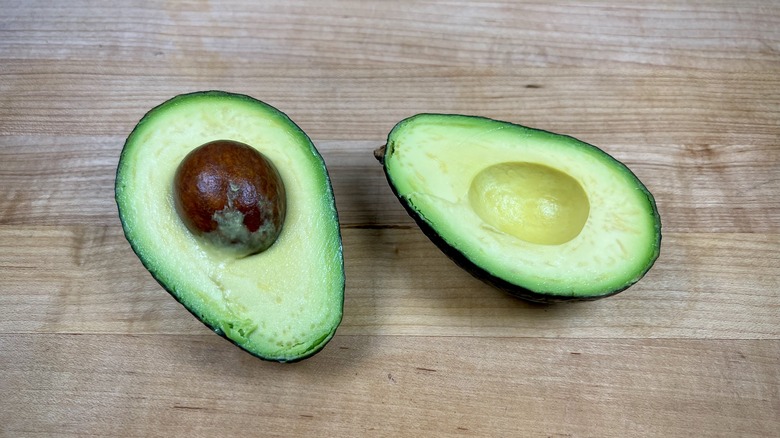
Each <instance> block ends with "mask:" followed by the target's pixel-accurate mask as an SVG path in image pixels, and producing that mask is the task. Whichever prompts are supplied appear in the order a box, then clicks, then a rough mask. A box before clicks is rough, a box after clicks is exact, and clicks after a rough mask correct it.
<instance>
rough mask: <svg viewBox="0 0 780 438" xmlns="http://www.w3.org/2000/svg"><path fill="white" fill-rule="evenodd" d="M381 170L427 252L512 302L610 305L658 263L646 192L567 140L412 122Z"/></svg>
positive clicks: (496, 126)
mask: <svg viewBox="0 0 780 438" xmlns="http://www.w3.org/2000/svg"><path fill="white" fill-rule="evenodd" d="M381 160H382V161H383V164H384V168H385V173H386V176H387V179H388V182H389V183H390V186H391V187H392V188H393V191H394V192H395V194H396V195H397V196H398V198H399V200H400V201H401V203H402V204H403V205H404V207H405V208H406V209H407V211H408V212H409V213H410V215H411V216H412V217H413V218H414V219H415V220H416V221H417V223H418V224H419V225H420V226H421V228H422V229H423V231H424V232H425V233H426V234H427V235H428V236H429V237H430V238H431V239H432V240H433V242H434V243H436V244H437V245H438V246H439V247H440V248H441V249H442V250H443V251H444V252H445V253H446V254H447V255H448V256H450V257H451V258H452V259H453V260H455V261H456V262H457V263H458V264H459V265H461V266H462V267H464V268H466V269H467V270H468V271H470V272H471V273H472V274H474V275H475V276H477V277H479V278H481V279H483V280H485V281H486V282H488V283H490V284H493V285H495V286H497V287H499V288H501V289H504V290H506V291H508V292H510V293H513V294H515V295H517V296H519V297H521V298H525V299H528V300H531V301H540V302H552V301H564V300H589V299H596V298H601V297H604V296H608V295H612V294H615V293H617V292H620V291H622V290H624V289H626V288H628V287H629V286H631V285H632V284H634V283H635V282H636V281H638V280H639V279H640V278H642V276H644V274H645V273H646V272H647V271H648V270H649V269H650V267H651V266H652V265H653V263H654V262H655V260H656V258H657V257H658V254H659V251H660V241H661V224H660V218H659V216H658V212H657V209H656V206H655V201H654V199H653V197H652V195H651V194H650V192H649V191H648V190H647V189H646V188H645V186H644V185H643V184H642V183H641V182H640V181H639V179H637V177H636V176H635V175H634V174H633V173H632V172H631V171H630V170H629V169H628V168H627V167H626V166H625V165H623V164H622V163H620V162H618V161H617V160H615V159H614V158H612V157H611V156H609V155H608V154H606V153H605V152H603V151H602V150H600V149H598V148H596V147H595V146H592V145H589V144H587V143H584V142H581V141H579V140H577V139H574V138H572V137H568V136H563V135H558V134H553V133H550V132H546V131H541V130H536V129H531V128H527V127H523V126H520V125H516V124H511V123H507V122H501V121H496V120H492V119H486V118H481V117H473V116H462V115H444V114H419V115H417V116H413V117H410V118H408V119H406V120H403V121H401V122H400V123H398V124H397V125H396V126H395V127H394V129H393V130H392V131H391V133H390V135H389V136H388V141H387V145H386V147H385V149H384V152H383V154H382V157H381ZM486 175H487V176H486ZM486 180H487V182H486ZM578 190H580V191H581V192H580V191H578ZM540 212H541V213H540ZM548 213H549V214H548ZM556 213H557V216H556ZM513 219H519V220H524V222H522V223H519V224H518V223H515V224H512V220H513ZM548 219H549V220H548Z"/></svg>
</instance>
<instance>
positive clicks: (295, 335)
mask: <svg viewBox="0 0 780 438" xmlns="http://www.w3.org/2000/svg"><path fill="white" fill-rule="evenodd" d="M115 192H116V202H117V206H118V209H119V218H120V220H121V223H122V227H123V229H124V233H125V236H126V238H127V240H128V242H129V243H130V245H131V247H132V249H133V250H134V251H135V253H136V254H137V255H138V257H139V258H140V260H141V262H142V263H143V265H144V266H145V267H146V268H147V269H148V270H149V272H150V273H151V275H152V276H153V277H154V278H155V279H156V280H157V281H158V282H159V283H160V285H162V287H163V288H165V289H166V290H167V291H168V292H169V293H170V294H171V295H172V296H173V297H174V298H175V299H176V300H178V301H179V302H180V303H181V304H182V305H184V307H185V308H186V309H187V310H189V311H190V312H191V313H192V314H193V315H194V316H196V317H197V318H198V319H199V320H200V321H202V322H203V323H204V324H206V325H207V326H208V327H209V328H211V329H212V330H213V331H215V332H216V333H217V334H219V335H221V336H223V337H225V338H227V339H228V340H230V341H231V342H233V343H234V344H236V345H238V346H239V347H241V348H242V349H244V350H246V351H247V352H249V353H251V354H253V355H255V356H257V357H260V358H262V359H266V360H271V361H278V362H293V361H297V360H301V359H304V358H306V357H309V356H311V355H313V354H314V353H316V352H318V351H319V350H320V349H322V348H323V347H324V346H325V344H326V343H327V342H328V341H329V340H330V339H331V338H332V337H333V335H334V333H335V331H336V328H337V327H338V325H339V324H340V322H341V318H342V309H343V302H344V281H345V278H344V260H343V255H342V243H341V231H340V228H339V220H338V214H337V212H336V207H335V202H334V198H333V191H332V187H331V183H330V178H329V176H328V172H327V169H326V168H325V163H324V161H323V159H322V157H321V156H320V154H319V153H318V152H317V150H316V148H315V146H314V145H313V144H312V142H311V140H310V139H309V137H308V136H307V135H306V134H305V133H304V132H303V131H302V130H301V129H300V128H299V127H298V126H297V125H296V124H295V123H293V122H292V121H291V120H290V119H289V118H288V117H287V116H286V115H285V114H284V113H282V112H280V111H279V110H277V109H275V108H273V107H272V106H270V105H268V104H266V103H263V102H261V101H259V100H256V99H254V98H252V97H249V96H245V95H239V94H232V93H227V92H222V91H205V92H196V93H191V94H183V95H179V96H176V97H174V98H172V99H170V100H168V101H166V102H164V103H162V104H161V105H159V106H157V107H156V108H154V109H152V110H151V111H149V112H148V113H147V114H146V115H145V116H144V117H143V118H142V119H141V121H140V122H139V123H138V124H137V126H136V127H135V129H133V131H132V132H131V133H130V135H129V137H128V138H127V141H126V142H125V144H124V148H123V150H122V153H121V156H120V159H119V165H118V168H117V174H116V185H115Z"/></svg>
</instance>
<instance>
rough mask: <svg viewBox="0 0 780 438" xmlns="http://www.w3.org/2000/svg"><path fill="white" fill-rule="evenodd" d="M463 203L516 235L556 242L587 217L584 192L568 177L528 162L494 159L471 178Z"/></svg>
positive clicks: (575, 230) (569, 236) (567, 237)
mask: <svg viewBox="0 0 780 438" xmlns="http://www.w3.org/2000/svg"><path fill="white" fill-rule="evenodd" d="M468 197H469V203H470V204H471V208H473V209H474V212H475V213H476V214H477V215H478V216H479V217H480V218H482V220H483V221H485V223H487V224H489V225H492V226H493V227H495V228H496V229H498V230H500V231H503V232H504V233H507V234H511V235H512V236H515V237H517V238H518V239H522V240H525V241H527V242H531V243H538V244H542V245H559V244H561V243H566V242H568V241H570V240H571V239H573V238H575V237H577V235H579V234H580V231H582V228H583V227H584V226H585V221H586V220H587V219H588V213H589V210H590V205H589V203H588V195H587V194H586V193H585V191H584V190H583V189H582V186H581V185H580V184H579V183H578V182H577V181H576V180H575V179H574V178H572V177H570V176H569V175H566V174H565V173H563V172H560V171H558V170H555V169H553V168H552V167H549V166H543V165H540V164H534V163H524V162H512V163H500V164H496V165H493V166H488V167H486V168H485V169H482V170H481V171H480V172H479V173H478V174H477V175H476V176H475V177H474V178H473V179H472V181H471V187H470V188H469V194H468Z"/></svg>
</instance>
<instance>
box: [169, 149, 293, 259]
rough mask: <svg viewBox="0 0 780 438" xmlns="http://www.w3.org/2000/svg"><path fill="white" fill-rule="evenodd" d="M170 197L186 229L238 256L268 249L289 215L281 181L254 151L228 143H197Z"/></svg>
mask: <svg viewBox="0 0 780 438" xmlns="http://www.w3.org/2000/svg"><path fill="white" fill-rule="evenodd" d="M173 199H174V204H175V206H176V211H177V213H178V215H179V217H180V218H181V220H182V222H183V223H184V225H185V226H186V227H187V228H188V229H189V230H190V231H191V232H192V233H193V234H195V235H196V236H199V237H201V238H203V239H205V240H207V241H209V242H210V243H211V244H213V245H215V246H218V247H222V248H225V249H228V250H230V251H233V252H235V253H236V255H238V256H246V255H252V254H256V253H260V252H263V251H265V250H267V249H268V248H269V247H270V246H271V245H273V243H274V242H275V241H276V239H277V238H278V237H279V234H280V232H281V230H282V225H283V224H284V218H285V214H286V211H287V202H286V194H285V188H284V183H283V182H282V178H281V176H280V175H279V172H278V170H277V169H276V167H275V166H274V165H273V163H272V162H271V161H270V160H269V159H268V158H267V157H266V156H265V155H263V154H262V153H260V152H259V151H258V150H257V149H255V148H253V147H251V146H249V145H246V144H244V143H240V142H237V141H232V140H216V141H212V142H209V143H206V144H204V145H201V146H199V147H197V148H195V149H194V150H192V151H191V152H190V153H189V154H187V156H185V157H184V159H183V160H182V162H181V163H180V164H179V167H178V168H177V170H176V174H175V175H174V182H173Z"/></svg>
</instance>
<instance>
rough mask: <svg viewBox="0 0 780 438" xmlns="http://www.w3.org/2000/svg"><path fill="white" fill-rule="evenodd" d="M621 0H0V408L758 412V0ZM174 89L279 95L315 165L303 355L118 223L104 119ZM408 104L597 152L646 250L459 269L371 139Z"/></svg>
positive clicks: (766, 159) (289, 419)
mask: <svg viewBox="0 0 780 438" xmlns="http://www.w3.org/2000/svg"><path fill="white" fill-rule="evenodd" d="M645 3H646V4H645ZM645 3H641V4H640V3H623V2H610V1H604V2H577V3H574V2H561V3H556V4H552V3H548V2H537V3H532V2H509V1H506V2H503V1H498V2H494V1H490V2H486V1H485V2H483V1H468V2H466V1H446V2H445V1H426V2H423V1H419V2H413V1H393V2H390V1H388V2H378V1H376V2H371V1H357V0H355V1H338V2H325V1H278V2H271V1H248V0H228V1H219V2H218V1H207V0H206V1H186V2H167V1H166V2H161V1H132V0H131V1H127V2H98V1H86V0H72V1H67V2H65V1H54V2H52V1H35V0H30V1H14V0H10V1H9V0H0V311H1V312H2V318H0V394H2V396H0V435H2V436H4V437H25V436H35V437H38V436H139V437H145V436H166V437H169V436H207V437H215V436H260V435H264V436H265V435H270V436H278V435H290V436H309V435H310V436H496V437H499V436H501V437H504V436H530V437H586V436H592V437H629V436H661V437H670V436H723V437H737V436H739V437H777V436H778V434H779V433H780V292H779V290H780V196H779V195H780V3H778V2H773V1H739V2H737V1H730V2H729V1H725V2H718V1H712V2H700V1H695V2H680V1H662V2H649V3H647V2H645ZM203 89H224V90H228V91H234V92H240V93H247V94H250V95H252V96H255V97H257V98H259V99H261V100H264V101H267V102H268V103H270V104H272V105H274V106H276V107H278V108H279V109H281V110H282V111H285V112H286V113H287V114H289V115H290V117H291V118H292V119H293V120H295V121H296V122H297V123H298V124H299V125H300V126H301V127H302V128H303V129H304V130H305V131H306V132H307V133H308V134H310V136H311V137H312V139H313V140H314V142H315V143H316V144H317V146H318V147H319V149H320V151H321V152H322V154H323V156H324V158H325V160H326V162H327V164H328V166H329V170H330V173H331V177H332V180H333V185H334V190H335V195H336V198H337V206H338V209H339V213H340V216H341V225H342V232H343V236H344V255H345V259H346V273H347V287H346V301H345V309H344V321H343V324H342V325H341V327H340V329H339V331H338V332H337V335H336V337H335V338H334V339H333V341H332V342H331V343H330V344H329V345H328V346H327V347H326V348H325V350H323V351H322V352H321V353H320V354H318V355H316V356H314V357H313V358H311V359H308V360H306V361H304V362H302V363H298V364H293V365H280V364H274V363H268V362H263V361H260V360H257V359H255V358H252V357H250V356H249V355H247V354H245V353H243V352H241V351H240V350H238V349H236V348H235V347H233V346H232V345H231V344H229V343H228V342H226V341H225V340H223V339H221V338H219V337H218V336H216V335H215V334H213V333H211V332H209V331H208V330H207V329H206V328H205V327H204V326H203V325H202V324H200V323H199V322H198V321H196V320H195V319H194V318H193V317H192V316H191V315H190V314H189V313H188V312H186V311H185V310H184V308H183V307H181V306H180V305H179V304H178V303H176V302H175V301H174V300H173V299H172V298H171V297H170V296H169V295H168V294H167V293H165V292H164V291H163V290H162V289H161V288H160V287H159V286H158V285H157V284H156V283H155V282H154V281H153V280H152V279H151V277H150V276H149V275H148V273H147V272H146V271H145V270H144V268H143V267H142V265H141V263H140V262H139V261H138V259H137V258H136V257H135V256H134V254H133V253H132V251H131V250H130V247H129V245H128V244H127V242H126V241H125V240H124V237H123V235H122V230H121V227H120V225H119V221H118V218H117V213H116V207H115V204H114V200H113V178H114V172H115V168H116V164H117V160H118V156H119V153H120V150H121V148H122V144H123V141H124V138H125V137H126V136H127V134H128V133H129V132H130V130H131V129H132V128H133V126H134V125H135V123H136V122H137V121H138V119H139V118H140V117H141V116H142V115H143V114H144V112H146V111H147V110H148V109H150V108H151V107H153V106H154V105H157V104H158V103H160V102H162V101H163V100H166V99H168V98H170V97H172V96H173V95H175V94H178V93H182V92H189V91H195V90H203ZM418 112H454V113H465V114H475V115H482V116H488V117H493V118H498V119H503V120H509V121H514V122H518V123H522V124H526V125H529V126H534V127H538V128H543V129H547V130H552V131H557V132H561V133H566V134H570V135H573V136H575V137H578V138H581V139H582V140H585V141H588V142H591V143H594V144H597V145H599V146H600V147H602V148H603V149H605V150H606V151H608V152H609V153H611V154H613V155H614V156H616V157H617V158H618V159H621V160H622V161H624V162H625V163H626V164H628V165H629V166H630V167H631V168H632V169H633V170H634V171H635V172H636V173H637V174H638V176H639V177H640V178H641V179H642V180H643V181H644V182H645V183H646V185H647V186H648V187H649V188H650V190H651V191H652V192H653V193H654V194H655V196H656V200H657V201H658V206H659V209H660V212H661V216H662V219H663V226H664V240H663V247H662V253H661V257H660V258H659V260H658V262H657V264H656V266H655V267H654V268H653V269H652V270H651V271H650V273H649V274H648V275H647V276H646V278H645V279H644V280H642V281H641V282H640V283H638V284H637V285H636V286H635V287H633V288H631V289H629V290H628V291H626V292H624V293H622V294H619V295H617V296H615V297H612V298H609V299H606V300H602V301H597V302H591V303H578V304H570V305H555V306H536V305H529V304H526V303H523V302H520V301H518V300H515V299H513V298H511V297H509V296H507V295H505V294H503V293H501V292H498V291H495V290H493V289H491V288H489V287H487V286H485V285H483V284H482V283H480V282H479V281H477V280H475V279H473V278H471V277H470V276H469V275H468V274H466V273H465V272H463V271H461V270H460V269H459V268H457V267H456V266H455V265H453V264H452V263H451V262H450V261H449V260H448V259H447V258H446V257H445V256H443V255H442V254H441V253H440V252H439V251H438V250H437V249H436V248H435V247H434V246H433V245H432V244H431V243H430V242H429V241H428V240H427V239H426V238H425V237H424V236H423V235H422V234H421V232H420V231H419V230H418V229H417V228H416V227H415V226H414V224H413V222H412V221H411V219H409V218H408V217H407V216H406V214H405V212H404V211H403V209H402V208H401V206H400V204H399V203H398V202H397V200H396V199H395V198H394V197H393V196H392V194H391V192H390V189H389V188H388V186H387V184H386V182H385V180H384V177H383V175H382V172H381V168H380V167H379V165H378V164H377V163H376V162H375V160H374V158H373V157H372V154H371V152H372V150H373V149H374V148H375V147H377V146H380V145H382V144H383V142H384V139H385V137H386V135H387V133H388V132H389V130H390V129H391V128H392V127H393V125H394V124H395V123H396V122H397V121H399V120H401V119H402V118H404V117H406V116H409V115H412V114H415V113H418Z"/></svg>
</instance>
